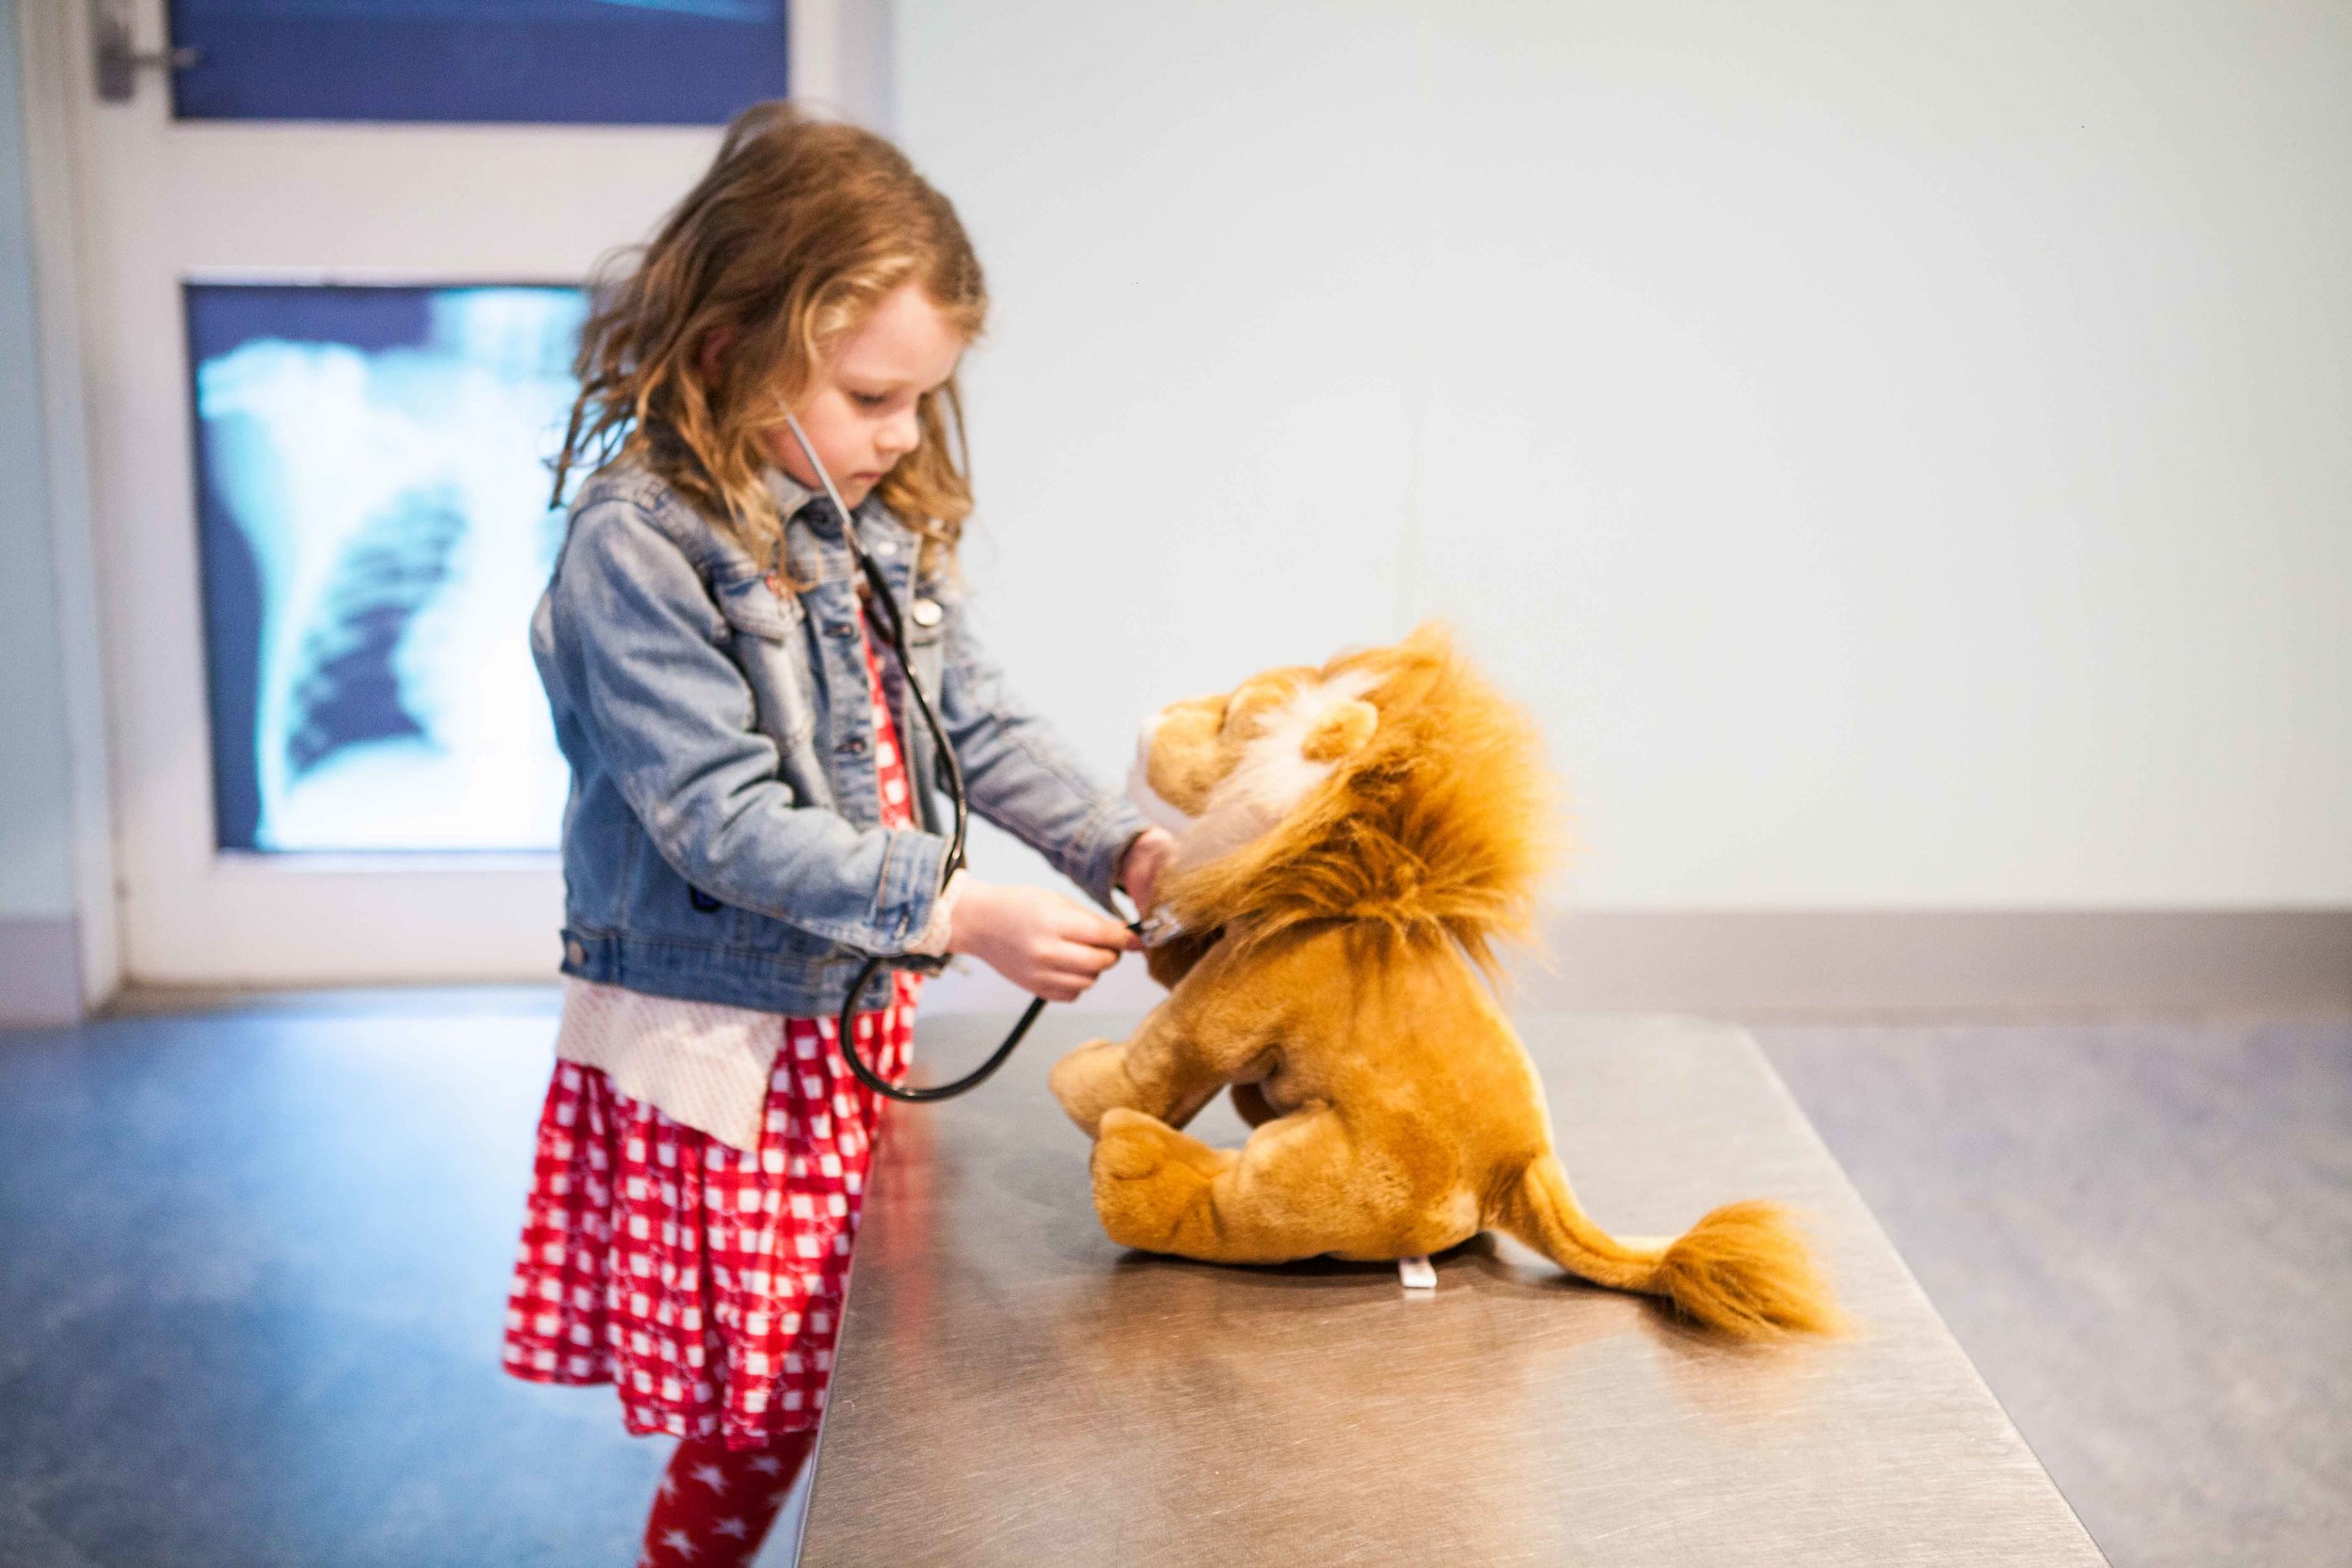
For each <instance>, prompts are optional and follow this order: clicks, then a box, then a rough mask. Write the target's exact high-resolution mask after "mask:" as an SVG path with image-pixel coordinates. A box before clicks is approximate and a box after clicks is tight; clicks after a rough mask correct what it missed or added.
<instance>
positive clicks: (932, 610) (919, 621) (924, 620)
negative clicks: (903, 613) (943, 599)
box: [907, 599, 944, 627]
mask: <svg viewBox="0 0 2352 1568" xmlns="http://www.w3.org/2000/svg"><path fill="white" fill-rule="evenodd" d="M942 613H944V612H943V611H942V610H940V608H939V601H938V600H937V599H917V600H915V601H914V605H913V606H912V607H911V608H910V609H909V610H907V614H908V615H909V616H910V617H912V618H913V620H914V624H915V625H916V626H927V627H928V626H937V625H939V617H940V616H941V614H942Z"/></svg>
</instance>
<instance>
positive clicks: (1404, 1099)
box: [1052, 625, 1837, 1338]
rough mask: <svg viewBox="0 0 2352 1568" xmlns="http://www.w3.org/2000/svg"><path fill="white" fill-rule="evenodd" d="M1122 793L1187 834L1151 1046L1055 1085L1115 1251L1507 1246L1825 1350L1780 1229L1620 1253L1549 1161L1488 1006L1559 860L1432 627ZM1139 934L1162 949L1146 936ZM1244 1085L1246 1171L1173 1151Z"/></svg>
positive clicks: (1504, 1028)
mask: <svg viewBox="0 0 2352 1568" xmlns="http://www.w3.org/2000/svg"><path fill="white" fill-rule="evenodd" d="M1130 788H1131V791H1132V792H1133V793H1134V794H1135V796H1136V799H1137V800H1138V802H1139V803H1140V804H1142V805H1143V806H1144V808H1145V809H1146V811H1147V812H1149V813H1151V814H1152V815H1153V816H1156V817H1157V818H1158V819H1160V820H1161V821H1163V822H1164V823H1166V824H1167V825H1168V826H1169V827H1170V828H1171V829H1172V830H1174V831H1175V832H1176V833H1177V837H1178V850H1177V855H1176V858H1175V861H1174V863H1172V864H1171V866H1170V867H1169V869H1168V872H1167V873H1166V874H1165V875H1164V876H1163V877H1162V879H1161V887H1160V890H1159V892H1158V894H1157V895H1156V896H1155V898H1154V907H1153V909H1152V911H1148V912H1149V913H1150V914H1151V916H1152V923H1153V925H1154V926H1156V927H1160V928H1162V929H1166V928H1168V927H1173V928H1174V931H1175V934H1174V935H1173V936H1171V937H1167V938H1165V939H1161V938H1158V937H1157V936H1156V935H1155V939H1154V944H1153V945H1152V948H1151V950H1150V953H1149V957H1148V961H1149V963H1150V966H1151V969H1152V976H1153V978H1154V979H1156V980H1158V981H1159V982H1160V983H1161V984H1163V985H1166V986H1168V988H1169V995H1168V998H1167V999H1166V1000H1165V1001H1164V1002H1163V1003H1161V1005H1160V1006H1158V1007H1156V1008H1154V1009H1153V1010H1152V1013H1151V1014H1150V1016H1148V1017H1147V1018H1146V1019H1145V1020H1144V1021H1143V1023H1142V1025H1141V1026H1140V1027H1139V1028H1138V1029H1137V1030H1136V1033H1135V1035H1134V1036H1133V1037H1131V1038H1128V1039H1124V1040H1093V1041H1089V1043H1087V1044H1085V1045H1083V1046H1080V1047H1079V1048H1078V1049H1077V1050H1075V1051H1073V1052H1072V1053H1070V1054H1069V1055H1068V1056H1065V1057H1064V1058H1062V1060H1061V1061H1059V1062H1057V1064H1055V1067H1054V1069H1053V1075H1052V1086H1053V1091H1054V1094H1055V1096H1056V1097H1057V1099H1058V1100H1059V1101H1061V1104H1062V1106H1063V1108H1064V1109H1065V1110H1067V1111H1068V1112H1069V1113H1070V1116H1071V1118H1072V1119H1073V1120H1074V1121H1075V1122H1076V1123H1077V1124H1078V1126H1079V1127H1080V1128H1082V1129H1084V1130H1085V1131H1086V1132H1087V1133H1088V1134H1089V1136H1091V1137H1093V1138H1094V1139H1095V1145H1094V1154H1093V1160H1092V1179H1093V1187H1094V1202H1095V1209H1096V1212H1098V1213H1099V1214H1100V1215H1101V1217H1102V1221H1103V1227H1104V1229H1105V1230H1106V1231H1107V1232H1108V1233H1109V1234H1110V1237H1111V1239H1112V1240H1113V1241H1115V1242H1118V1243H1120V1244H1121V1245H1123V1246H1129V1247H1135V1248H1137V1249H1140V1250H1143V1251H1148V1252H1161V1253H1172V1254H1176V1255H1179V1256H1182V1257H1186V1258H1194V1259H1202V1260H1204V1261H1209V1262H1219V1263H1279V1262H1285V1261H1289V1260H1292V1259H1302V1258H1311V1257H1317V1256H1323V1255H1329V1256H1332V1257H1337V1258H1343V1259H1364V1260H1385V1259H1410V1258H1419V1257H1424V1256H1426V1255H1428V1254H1431V1253H1435V1252H1440V1251H1443V1250H1444V1249H1446V1248H1448V1247H1452V1246H1454V1245H1457V1244H1459V1243H1462V1242H1465V1241H1468V1240H1469V1239H1470V1237H1471V1236H1473V1235H1475V1234H1477V1233H1478V1232H1479V1231H1480V1230H1482V1229H1486V1228H1490V1227H1491V1228H1497V1229H1501V1230H1503V1231H1506V1232H1508V1233H1509V1234H1511V1235H1513V1236H1515V1237H1517V1238H1518V1239H1519V1240H1520V1241H1522V1242H1524V1243H1528V1244H1529V1245H1531V1246H1534V1247H1535V1248H1537V1249H1538V1250H1540V1251H1541V1252H1543V1253H1544V1254H1545V1255H1546V1256H1548V1257H1549V1258H1550V1259H1552V1260H1553V1261H1555V1262H1557V1263H1558V1264H1559V1265H1560V1266H1561V1267H1562V1268H1564V1269H1566V1270H1567V1271H1568V1272H1570V1273H1571V1274H1574V1275H1578V1276H1580V1277H1581V1278H1583V1279H1586V1280H1590V1281H1592V1282H1594V1283H1596V1284H1599V1285H1605V1286H1611V1287H1614V1288H1616V1289H1619V1290H1626V1291H1644V1292H1647V1293H1649V1294H1652V1295H1657V1296H1661V1297H1663V1298H1664V1299H1665V1300H1666V1301H1667V1302H1669V1303H1671V1304H1672V1305H1673V1307H1676V1308H1677V1309H1679V1311H1681V1312H1682V1313H1683V1314H1685V1315H1686V1316H1688V1317H1689V1318H1691V1319H1693V1320H1695V1321H1696V1322H1698V1323H1703V1324H1707V1325H1708V1326H1710V1327H1712V1328H1715V1329H1718V1330H1721V1331H1724V1332H1725V1333H1727V1334H1730V1335H1733V1336H1737V1337H1740V1338H1766V1337H1771V1336H1774V1335H1779V1334H1784V1333H1788V1332H1817V1333H1826V1332H1831V1331H1833V1330H1834V1329H1835V1327H1836V1322H1837V1318H1836V1307H1834V1306H1833V1304H1832V1302H1831V1299H1830V1295H1829V1292H1828V1291H1827V1289H1826V1288H1825V1286H1824V1285H1823V1283H1822V1282H1821V1280H1820V1276H1819V1275H1818V1274H1817V1273H1816V1271H1815V1269H1814V1266H1813V1264H1812V1262H1811V1260H1810V1259H1809V1258H1808V1256H1807V1253H1806V1251H1805V1248H1804V1243H1802V1242H1801V1241H1800V1239H1799V1238H1798V1236H1797V1233H1796V1231H1795V1229H1794V1228H1793V1227H1792V1226H1791V1225H1790V1223H1789V1221H1788V1217H1787V1216H1786V1214H1785V1213H1784V1212H1782V1211H1781V1210H1780V1209H1779V1208H1777V1207H1776V1206H1774V1205H1772V1204H1770V1203H1760V1202H1750V1203H1734V1204H1731V1205H1728V1206H1726V1207H1724V1208H1721V1209H1717V1210H1715V1211H1714V1212H1711V1213H1709V1214H1708V1215H1706V1216H1705V1217H1704V1218H1702V1219H1701V1220H1700V1221H1699V1222H1698V1223H1697V1224H1696V1225H1695V1226H1693V1227H1691V1229H1690V1230H1689V1231H1687V1232H1686V1233H1684V1234H1683V1235H1682V1236H1680V1237H1678V1238H1677V1239H1674V1240H1672V1241H1670V1242H1664V1243H1646V1242H1638V1241H1633V1240H1629V1239H1620V1238H1616V1237H1613V1236H1611V1235H1610V1234H1609V1233H1608V1232H1607V1231H1605V1230H1603V1229H1601V1228H1600V1227H1598V1226H1597V1225H1595V1224H1594V1223H1593V1221H1592V1220H1591V1219H1589V1218H1587V1217H1586V1216H1585V1214H1584V1212H1583V1211H1582V1210H1581V1208H1579V1207H1578V1205H1577V1201H1576V1196H1575V1195H1574V1193H1573V1192H1571V1191H1570V1189H1569V1186H1568V1180H1567V1175H1566V1173H1565V1171H1564V1170H1563V1169H1562V1168H1561V1164H1560V1161H1559V1159H1558V1158H1557V1157H1556V1156H1555V1155H1554V1154H1553V1152H1552V1148H1551V1135H1550V1127H1549V1117H1548V1115H1547V1114H1546V1111H1545V1108H1544V1097H1543V1087H1542V1085H1541V1083H1540V1082H1539V1081H1538V1079H1537V1077H1536V1074H1535V1070H1534V1066H1533V1064H1531V1063H1530V1061H1529V1060H1528V1057H1527V1053H1526V1051H1525V1049H1524V1048H1523V1047H1522V1046H1521V1045H1520V1043H1519V1040H1518V1036H1517V1035H1516V1034H1514V1033H1513V1031H1512V1029H1511V1025H1510V1024H1509V1022H1506V1021H1505V1020H1504V1018H1503V1016H1502V1012H1501V1011H1500V1010H1499V1008H1498V1007H1497V1006H1496V1004H1495V1002H1494V1000H1493V996H1492V993H1491V991H1490V990H1489V985H1488V982H1490V981H1497V980H1500V978H1501V971H1500V964H1499V960H1498V958H1497V955H1496V948H1495V943H1496V942H1498V940H1501V939H1505V938H1510V939H1519V940H1524V939H1526V938H1527V937H1528V936H1529V935H1530V932H1531V927H1532V926H1533V919H1534V903H1535V892H1536V884H1537V882H1538V880H1539V879H1541V877H1542V875H1543V874H1544V872H1545V871H1546V870H1547V869H1548V868H1549V865H1550V863H1552V861H1553V859H1554V858H1555V855H1556V850H1557V836H1556V832H1555V830H1554V827H1553V824H1554V822H1555V820H1556V816H1557V814H1556V811H1555V808H1554V803H1553V786H1552V784H1551V782H1550V778H1549V773H1548V772H1547V770H1546V768H1545V767H1544V764H1543V760H1542V749H1541V745H1540V742H1539V740H1538V738H1537V736H1536V733H1535V729H1534V725H1533V723H1532V722H1531V721H1529V720H1528V719H1527V718H1526V717H1525V715H1523V714H1522V713H1521V712H1520V711H1519V710H1518V709H1517V708H1515V707H1514V706H1513V705H1510V704H1509V703H1507V702H1505V701H1504V700H1503V699H1502V697H1501V696H1500V695H1499V694H1498V693H1496V692H1495V691H1494V690H1493V689H1492V688H1490V687H1489V686H1487V685H1486V682H1485V681H1483V680H1482V679H1481V678H1480V677H1479V676H1478V675H1477V674H1476V673H1474V672H1473V671H1472V670H1471V668H1470V665H1469V664H1468V662H1467V661H1466V660H1465V659H1464V658H1463V657H1462V656H1461V655H1460V654H1459V653H1458V652H1457V651H1456V650H1455V648H1454V645H1453V643H1452V641H1451V639H1450V638H1449V637H1448V636H1447V634H1446V633H1445V632H1444V630H1443V629H1442V628H1440V627H1438V626H1434V625H1431V626H1422V627H1421V628H1420V629H1419V630H1417V631H1415V632H1414V633H1413V634H1412V636H1410V637H1409V638H1407V639H1406V641H1403V642H1402V643H1398V644H1396V645H1394V646H1391V647H1383V648H1373V649H1366V650H1360V651H1356V652H1351V653H1347V654H1343V655H1342V656H1341V657H1338V658H1335V659H1333V660H1332V661H1331V662H1330V663H1328V664H1327V665H1325V666H1324V667H1323V668H1322V669H1320V670H1316V669H1311V668H1307V667H1303V666H1302V667H1295V668H1286V669H1278V670H1271V671H1268V672H1266V673H1263V674H1261V675H1258V676H1256V677H1255V678H1253V679H1250V680H1248V681H1245V682H1243V683H1242V685H1240V686H1239V687H1236V688H1235V689H1233V690H1232V691H1231V692H1228V693H1226V694H1224V695H1222V696H1216V697H1195V698H1191V699H1188V700H1186V701H1184V702H1179V703H1174V704H1171V705H1168V706H1167V707H1165V708H1163V709H1161V710H1160V711H1159V712H1158V713H1157V714H1156V715H1154V716H1153V717H1152V719H1151V720H1150V721H1148V722H1147V724H1146V725H1145V727H1144V732H1143V736H1142V739H1141V741H1140V743H1139V745H1138V747H1137V752H1136V770H1135V776H1134V779H1133V780H1132V782H1131V784H1130ZM1147 928H1149V927H1147ZM1229 1086H1230V1088H1231V1090H1232V1099H1233V1104H1234V1106H1235V1108H1236V1109H1237V1110H1238V1111H1239V1112H1240V1114H1241V1116H1242V1117H1243V1119H1245V1120H1246V1121H1248V1123H1249V1124H1250V1125H1251V1128H1252V1132H1251V1134H1250V1136H1249V1138H1248V1142H1247V1143H1246V1144H1245V1145H1244V1146H1243V1147H1242V1148H1239V1149H1225V1148H1209V1147H1208V1146H1207V1145H1205V1144H1202V1143H1200V1141H1199V1140H1197V1139H1195V1138H1192V1137H1190V1136H1188V1135H1187V1134H1185V1133H1184V1132H1182V1131H1180V1129H1182V1128H1183V1127H1184V1124H1185V1123H1186V1122H1188V1121H1190V1120H1191V1119H1192V1117H1194V1116H1195V1115H1196V1114H1197V1113H1198V1112H1200V1109H1201V1108H1202V1107H1203V1106H1205V1105H1206V1104H1208V1102H1209V1101H1211V1100H1212V1099H1214V1098H1215V1097H1216V1095H1217V1094H1218V1093H1219V1092H1220V1091H1223V1090H1225V1089H1227V1088H1228V1087H1229Z"/></svg>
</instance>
